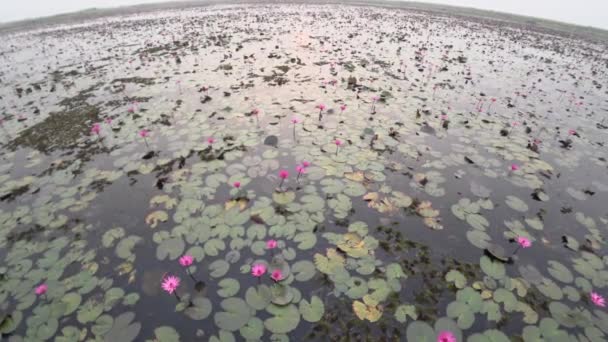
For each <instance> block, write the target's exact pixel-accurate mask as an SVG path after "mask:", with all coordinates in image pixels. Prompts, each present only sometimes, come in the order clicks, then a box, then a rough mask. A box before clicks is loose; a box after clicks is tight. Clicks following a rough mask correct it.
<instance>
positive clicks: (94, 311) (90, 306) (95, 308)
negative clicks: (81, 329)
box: [76, 299, 103, 324]
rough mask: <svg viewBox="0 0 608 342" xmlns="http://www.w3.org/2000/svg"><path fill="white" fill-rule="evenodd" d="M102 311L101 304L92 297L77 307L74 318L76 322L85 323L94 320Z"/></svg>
mask: <svg viewBox="0 0 608 342" xmlns="http://www.w3.org/2000/svg"><path fill="white" fill-rule="evenodd" d="M102 312H103V305H102V304H101V303H99V302H97V301H95V300H93V299H89V300H87V301H86V302H85V303H84V305H82V306H81V307H80V309H78V312H77V315H76V318H77V319H78V322H80V323H82V324H86V323H88V322H93V321H95V320H96V319H97V317H99V315H101V313H102Z"/></svg>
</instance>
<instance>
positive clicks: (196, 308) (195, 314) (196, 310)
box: [184, 296, 213, 321]
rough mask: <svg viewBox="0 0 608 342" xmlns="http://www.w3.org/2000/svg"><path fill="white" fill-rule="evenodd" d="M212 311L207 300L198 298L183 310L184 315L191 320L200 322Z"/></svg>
mask: <svg viewBox="0 0 608 342" xmlns="http://www.w3.org/2000/svg"><path fill="white" fill-rule="evenodd" d="M212 309H213V305H212V304H211V301H210V300H209V299H208V298H205V297H200V296H198V297H195V298H194V299H192V303H191V305H190V306H188V307H187V308H186V309H184V314H185V315H186V316H188V317H190V318H191V319H193V320H196V321H200V320H203V319H205V318H207V317H209V315H210V314H211V311H212Z"/></svg>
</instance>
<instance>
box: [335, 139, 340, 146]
mask: <svg viewBox="0 0 608 342" xmlns="http://www.w3.org/2000/svg"><path fill="white" fill-rule="evenodd" d="M334 144H336V146H342V140H340V139H336V140H335V141H334Z"/></svg>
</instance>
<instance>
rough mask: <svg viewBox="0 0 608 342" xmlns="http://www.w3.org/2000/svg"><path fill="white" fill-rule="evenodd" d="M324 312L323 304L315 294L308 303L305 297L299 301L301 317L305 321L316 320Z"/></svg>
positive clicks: (313, 321) (312, 321)
mask: <svg viewBox="0 0 608 342" xmlns="http://www.w3.org/2000/svg"><path fill="white" fill-rule="evenodd" d="M324 312H325V306H324V305H323V302H322V301H321V299H319V297H317V296H312V297H311V298H310V304H309V303H308V302H307V301H306V300H305V299H302V300H301V301H300V313H301V314H302V318H303V319H304V320H305V321H307V322H311V323H315V322H318V321H319V320H321V318H322V317H323V313H324Z"/></svg>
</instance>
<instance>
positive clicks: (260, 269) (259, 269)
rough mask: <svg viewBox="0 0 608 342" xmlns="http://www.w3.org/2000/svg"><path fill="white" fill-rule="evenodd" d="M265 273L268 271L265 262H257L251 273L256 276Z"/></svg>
mask: <svg viewBox="0 0 608 342" xmlns="http://www.w3.org/2000/svg"><path fill="white" fill-rule="evenodd" d="M264 273H266V265H264V264H255V265H253V267H252V268H251V274H252V275H253V276H254V277H261V276H263V275H264Z"/></svg>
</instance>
